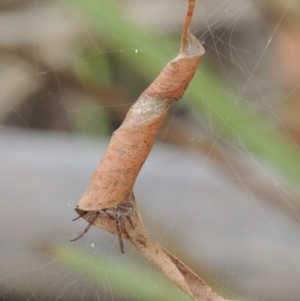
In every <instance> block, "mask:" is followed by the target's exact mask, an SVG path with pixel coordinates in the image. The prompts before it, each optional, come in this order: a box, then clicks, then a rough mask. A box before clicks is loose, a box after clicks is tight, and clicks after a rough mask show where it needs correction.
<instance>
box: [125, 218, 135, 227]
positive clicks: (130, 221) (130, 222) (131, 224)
mask: <svg viewBox="0 0 300 301" xmlns="http://www.w3.org/2000/svg"><path fill="white" fill-rule="evenodd" d="M126 218H127V220H128V221H129V224H130V226H131V228H132V229H133V230H134V227H133V223H132V219H131V217H130V216H129V215H126Z"/></svg>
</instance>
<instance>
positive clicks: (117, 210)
mask: <svg viewBox="0 0 300 301" xmlns="http://www.w3.org/2000/svg"><path fill="white" fill-rule="evenodd" d="M130 211H131V208H128V207H126V206H121V205H117V206H115V207H112V208H109V209H102V210H99V211H85V212H84V213H83V214H82V215H79V216H78V217H76V218H74V219H73V220H72V221H76V220H78V219H79V218H81V217H84V216H86V215H90V216H91V221H90V222H89V224H88V225H87V226H86V228H85V229H84V231H83V232H82V233H79V234H78V235H77V236H76V237H75V238H73V239H71V241H76V240H78V239H79V238H81V237H83V235H84V234H85V233H87V232H88V230H89V229H90V228H91V226H92V225H93V224H94V222H95V220H96V219H97V217H98V216H100V215H101V214H103V215H106V216H108V217H109V218H110V219H112V220H114V221H115V223H116V227H117V233H118V234H117V235H118V239H119V245H120V249H121V253H122V254H124V245H123V239H122V233H123V234H126V230H125V229H124V228H123V226H122V224H121V219H122V218H123V217H126V219H127V221H128V222H129V223H130V225H131V227H132V229H134V226H133V223H132V220H131V217H130V216H129V213H130Z"/></svg>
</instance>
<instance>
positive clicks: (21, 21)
mask: <svg viewBox="0 0 300 301" xmlns="http://www.w3.org/2000/svg"><path fill="white" fill-rule="evenodd" d="M78 3H79V4H78ZM78 3H77V4H76V3H75V1H73V2H72V1H65V0H59V1H47V0H44V1H37V0H36V1H35V0H28V1H18V0H10V1H9V2H8V1H2V2H0V7H1V8H2V10H1V12H0V13H1V18H0V45H1V48H0V51H1V58H0V66H1V67H0V84H1V93H0V140H1V142H0V150H1V156H0V160H1V163H0V167H1V172H0V177H1V181H0V183H1V184H0V195H1V204H2V208H1V210H0V299H1V300H189V299H188V298H187V297H186V296H184V294H183V293H182V292H181V291H180V290H179V289H178V288H176V287H175V285H173V284H172V283H170V282H169V281H168V280H167V279H165V277H164V276H163V275H161V274H160V272H159V271H157V270H156V269H155V268H154V267H152V265H151V264H150V263H148V262H147V261H146V260H145V259H144V258H143V257H142V256H141V255H140V254H138V252H137V251H136V250H135V249H134V248H133V247H132V246H131V245H130V244H128V243H127V242H126V241H125V242H124V251H125V254H124V255H123V254H121V252H120V249H119V243H118V238H117V237H115V236H113V235H111V234H109V233H106V232H104V231H101V230H99V229H97V228H95V227H92V228H91V229H90V230H89V232H88V233H87V234H85V236H84V237H83V238H82V239H80V240H78V241H76V242H74V243H71V242H70V239H72V238H73V237H75V235H76V234H78V232H80V231H82V230H83V229H84V228H85V226H86V222H85V221H83V220H78V221H76V222H72V219H73V218H75V217H76V213H75V211H74V207H75V206H76V204H77V202H78V200H79V199H80V197H81V195H82V193H83V192H84V190H85V188H86V186H87V184H88V182H89V180H90V177H91V174H92V173H93V171H94V169H95V167H96V166H97V164H98V162H99V160H100V158H101V156H102V155H103V154H104V152H105V149H106V146H107V144H108V141H109V136H110V135H111V133H112V132H113V131H114V130H115V129H116V128H117V127H118V126H119V125H120V123H121V122H122V120H123V118H124V116H125V114H126V111H127V110H128V108H129V106H130V105H131V104H132V103H133V102H134V101H135V100H136V99H137V97H138V96H139V94H140V93H141V92H142V91H143V90H144V89H145V88H146V87H147V85H149V83H150V82H151V80H153V78H154V77H153V75H152V73H153V74H157V73H159V71H160V70H161V69H162V68H163V66H165V65H166V63H167V62H168V60H171V59H172V58H174V57H175V56H176V53H177V52H178V50H179V48H180V32H181V26H182V23H183V19H184V16H185V12H186V7H187V3H186V1H183V0H164V1H162V0H153V1H145V0H144V1H142V0H126V1H125V0H123V1H121V0H120V1H116V0H115V1H110V2H107V5H104V3H105V1H103V0H101V1H100V0H99V1H96V0H89V1H82V2H81V3H80V1H79V2H78ZM108 3H109V5H108ZM270 3H271V4H270ZM85 5H86V6H85ZM88 5H89V8H87V7H88ZM91 8H92V9H91ZM299 11H300V9H299V1H298V0H290V1H280V0H278V1H272V2H270V1H268V0H264V1H250V0H243V1H241V0H239V1H237V0H226V1H219V0H214V1H212V0H210V1H207V0H203V1H199V0H197V4H196V11H195V15H194V19H193V23H192V26H191V32H192V33H193V34H195V35H196V36H197V37H198V38H199V40H200V41H201V42H202V43H203V46H204V47H205V49H206V56H205V57H204V58H203V61H202V62H201V63H200V66H199V68H198V69H199V70H198V71H197V74H196V77H195V78H194V80H193V84H194V85H195V86H196V88H197V89H196V91H197V96H198V97H197V99H196V100H194V98H193V97H194V96H193V94H192V92H191V91H193V88H191V89H189V91H188V93H187V94H186V96H185V98H184V99H183V100H181V101H179V102H178V103H175V104H174V105H173V107H172V109H171V112H170V114H169V115H168V117H167V120H166V122H165V123H164V125H163V128H162V130H161V131H160V133H159V135H158V139H157V143H156V144H155V146H154V148H153V151H152V152H151V154H150V157H149V159H148V160H147V161H146V164H145V166H144V167H143V169H142V172H141V174H140V175H139V177H138V179H137V182H136V184H135V194H136V197H137V201H138V204H139V207H140V209H141V214H142V218H143V221H144V223H145V226H146V229H147V230H148V231H149V233H150V235H151V236H152V237H153V238H154V239H155V240H157V241H158V242H159V243H160V244H162V245H163V246H164V247H165V248H167V249H168V250H169V251H171V252H172V253H174V254H175V255H176V256H177V257H179V258H180V259H181V260H182V261H183V262H185V263H186V264H187V265H188V266H189V267H191V268H192V269H193V270H194V271H195V272H196V273H198V274H199V275H200V276H201V277H202V278H203V279H204V280H205V281H206V282H207V283H208V284H209V285H211V286H212V287H213V289H214V290H216V291H217V292H218V294H220V295H222V296H223V297H226V298H232V299H239V300H266V301H267V300H278V301H279V300H298V299H299V296H300V289H299V285H298V282H299V276H300V263H299V260H298V254H299V251H300V240H299V235H298V233H299V230H300V224H299V205H298V203H297V202H299V190H298V189H297V183H298V181H299V176H298V173H297V171H295V170H297V165H296V162H298V161H297V160H298V159H297V156H298V155H299V141H300V140H299V137H300V136H299V121H298V119H299V118H298V116H299V114H298V112H299V111H298V110H299V109H300V108H299V97H300V96H299V83H300V82H299V70H300V67H299V64H300V62H299V60H298V57H297V56H298V52H299V51H298V49H299V47H300V45H299V38H298V35H299V27H298V26H299V25H298V22H297V21H295V20H297V16H299ZM97 14H99V15H97ZM97 16H98V17H97ZM125 22H127V23H125ZM99 24H101V25H99ZM131 26H133V27H131ZM133 28H134V29H133ZM143 38H145V40H144V39H143ZM145 53H147V55H149V57H150V56H151V61H150V63H149V62H148V64H147V62H146V61H145V63H144V65H143V67H144V69H147V68H148V69H147V70H143V67H141V68H139V66H137V65H138V64H136V61H139V59H140V57H142V56H143V55H144V54H145ZM166 58H167V59H166ZM152 67H153V69H152ZM194 89H195V88H194ZM218 98H220V99H222V100H224V102H223V104H222V102H221V104H220V103H219V104H218V105H215V103H214V101H215V100H218ZM199 103H201V105H199ZM222 105H223V107H222ZM239 110H242V111H239ZM224 112H225V113H224ZM237 112H241V114H240V115H239V114H237ZM235 116H239V117H240V119H241V120H240V119H239V118H238V117H235ZM248 116H252V117H253V120H254V121H255V122H254V121H253V122H252V121H251V122H248ZM252 117H251V118H252ZM249 118H250V117H249ZM251 120H252V119H251ZM241 129H246V130H247V131H246V130H245V131H243V130H241ZM257 133H269V134H267V135H265V136H264V137H263V138H262V139H261V141H258V143H257V140H258V139H252V140H251V137H252V136H254V135H257ZM273 135H275V136H274V137H276V138H273ZM257 137H260V136H257ZM278 137H279V138H278ZM268 139H270V140H268ZM266 142H267V143H266ZM272 142H274V145H271V146H270V147H269V148H271V149H272V148H274V149H275V150H276V151H277V153H276V154H275V155H274V156H273V153H272V152H271V151H270V149H269V148H267V147H266V146H265V145H266V144H268V143H272ZM261 145H264V147H260V146H261ZM285 145H287V146H286V148H284V147H285ZM290 148H292V149H293V152H288V151H286V152H285V150H286V149H287V150H289V149H290ZM266 149H267V150H266ZM284 154H286V156H284ZM289 154H291V155H290V156H289ZM276 156H277V157H276ZM293 156H294V157H295V158H296V159H295V158H294V157H293ZM291 160H293V161H291ZM287 162H289V163H287ZM288 164H289V165H288ZM298 186H299V185H298Z"/></svg>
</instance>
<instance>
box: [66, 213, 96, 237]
mask: <svg viewBox="0 0 300 301" xmlns="http://www.w3.org/2000/svg"><path fill="white" fill-rule="evenodd" d="M85 214H87V213H85ZM98 215H99V213H98V212H97V213H96V214H95V217H94V218H93V220H92V221H91V222H90V223H89V224H88V225H87V226H86V228H85V229H84V231H83V232H82V233H79V234H78V236H76V237H75V238H73V239H71V241H76V240H78V239H79V238H81V237H82V236H83V235H84V234H85V233H86V232H88V231H89V229H90V228H91V227H92V225H93V223H94V222H95V220H96V218H97V217H98ZM80 217H81V216H79V217H77V218H75V219H73V221H76V220H77V219H79V218H80Z"/></svg>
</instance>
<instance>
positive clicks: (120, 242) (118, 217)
mask: <svg viewBox="0 0 300 301" xmlns="http://www.w3.org/2000/svg"><path fill="white" fill-rule="evenodd" d="M115 222H116V225H117V231H118V239H119V245H120V249H121V253H122V254H124V246H123V240H122V233H121V227H120V216H119V215H118V214H116V216H115Z"/></svg>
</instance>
